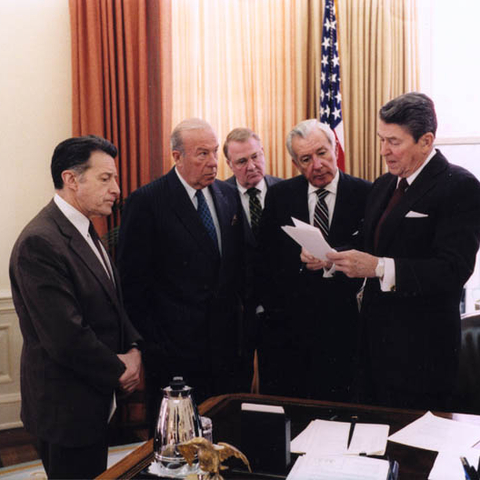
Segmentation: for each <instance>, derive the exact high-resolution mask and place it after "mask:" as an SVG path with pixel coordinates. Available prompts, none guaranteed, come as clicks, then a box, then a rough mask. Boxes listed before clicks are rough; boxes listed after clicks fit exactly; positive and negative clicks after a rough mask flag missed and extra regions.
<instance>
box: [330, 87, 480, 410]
mask: <svg viewBox="0 0 480 480" xmlns="http://www.w3.org/2000/svg"><path fill="white" fill-rule="evenodd" d="M436 127H437V120H436V114H435V108H434V105H433V102H432V101H431V100H430V98H428V97H427V96H426V95H423V94H420V93H407V94H405V95H401V96H400V97H397V98H395V99H394V100H392V101H390V102H388V103H387V104H386V105H384V106H383V107H382V108H381V109H380V121H379V127H378V136H379V138H380V142H381V155H382V157H383V158H384V159H385V161H386V163H387V167H388V170H389V173H387V174H385V175H383V176H382V177H380V178H379V179H377V181H376V182H375V183H374V185H373V188H372V192H371V194H370V196H369V199H368V203H367V208H366V211H365V222H364V230H363V232H364V235H363V236H364V240H365V245H364V247H365V251H366V252H368V253H364V252H359V251H357V250H350V251H344V252H338V253H330V254H328V257H329V258H330V260H332V261H333V262H335V266H336V270H337V271H338V270H340V271H342V272H345V274H346V275H348V276H349V277H352V278H362V277H367V282H366V285H365V291H364V296H363V304H362V311H361V314H362V325H363V334H362V345H363V349H362V352H363V353H364V357H365V367H366V369H365V371H366V372H368V376H367V377H366V380H367V382H366V392H367V394H368V395H367V396H366V398H365V399H364V401H368V402H372V403H375V404H382V405H387V406H395V407H405V408H419V409H444V408H446V407H448V400H449V398H450V396H451V394H452V391H453V388H454V385H455V380H456V374H457V367H458V354H459V349H460V313H459V303H460V296H461V293H462V288H463V285H464V284H465V282H466V281H467V280H468V278H469V276H470V275H471V274H472V272H473V268H474V265H475V254H476V252H477V249H478V245H479V239H480V184H479V182H478V181H477V180H476V179H475V177H474V176H473V175H472V174H470V173H469V172H468V171H466V170H464V169H463V168H461V167H458V166H455V165H452V164H450V163H448V161H447V160H446V158H445V157H444V156H443V155H442V154H441V153H440V151H439V150H435V149H434V148H433V142H434V139H435V132H436Z"/></svg>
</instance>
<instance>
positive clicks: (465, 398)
mask: <svg viewBox="0 0 480 480" xmlns="http://www.w3.org/2000/svg"><path fill="white" fill-rule="evenodd" d="M451 409H452V410H453V411H456V412H464V413H475V414H480V311H478V312H474V313H467V314H464V315H462V346H461V351H460V368H459V373H458V382H457V388H456V391H455V394H454V397H453V402H452V407H451Z"/></svg>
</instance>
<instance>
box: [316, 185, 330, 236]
mask: <svg viewBox="0 0 480 480" xmlns="http://www.w3.org/2000/svg"><path fill="white" fill-rule="evenodd" d="M316 193H317V204H316V205H315V212H314V214H313V225H314V226H315V227H317V228H319V229H320V231H321V232H322V233H323V236H324V237H325V240H328V231H329V228H328V207H327V203H326V202H325V197H326V196H327V195H328V191H327V190H325V189H323V188H320V189H318V190H317V192H316Z"/></svg>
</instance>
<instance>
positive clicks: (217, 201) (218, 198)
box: [208, 180, 232, 254]
mask: <svg viewBox="0 0 480 480" xmlns="http://www.w3.org/2000/svg"><path fill="white" fill-rule="evenodd" d="M208 189H209V191H210V193H211V195H212V198H213V203H214V205H215V212H216V214H217V218H218V224H219V226H220V235H221V238H222V250H224V249H225V248H228V246H229V244H230V242H229V241H228V239H227V238H226V232H227V231H228V228H227V227H228V226H229V225H230V222H231V220H232V219H231V218H230V217H229V215H228V209H227V208H225V207H224V205H225V204H226V203H227V199H226V198H225V196H224V195H223V193H222V191H221V190H220V188H219V187H218V183H217V181H216V180H215V181H214V182H213V183H212V184H211V185H210V186H209V187H208ZM210 243H212V242H210ZM213 253H215V254H217V251H216V250H214V252H213Z"/></svg>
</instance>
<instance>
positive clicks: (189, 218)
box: [167, 169, 223, 257]
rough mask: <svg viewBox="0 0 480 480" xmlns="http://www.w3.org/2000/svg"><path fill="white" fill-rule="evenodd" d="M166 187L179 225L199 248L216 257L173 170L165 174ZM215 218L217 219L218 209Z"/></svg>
mask: <svg viewBox="0 0 480 480" xmlns="http://www.w3.org/2000/svg"><path fill="white" fill-rule="evenodd" d="M167 185H168V188H169V190H170V195H169V198H171V200H172V201H171V207H172V210H173V212H174V213H175V214H176V216H177V217H178V220H179V221H180V223H181V224H182V225H183V226H184V227H185V229H186V230H187V231H188V232H189V233H190V235H191V236H192V237H193V238H194V239H195V241H196V242H197V243H198V244H199V245H200V246H201V248H203V249H204V250H205V251H206V252H208V253H209V254H210V255H212V256H214V257H218V251H217V249H216V248H215V245H214V244H213V241H212V239H211V238H210V236H209V235H208V232H207V230H206V228H205V226H204V225H203V223H202V220H201V219H200V216H199V215H198V212H197V210H196V209H195V207H194V205H193V203H192V201H191V200H190V197H189V196H188V193H187V191H186V190H185V187H184V186H183V185H182V183H181V182H180V180H179V179H178V177H177V173H176V172H175V171H174V169H172V170H170V172H169V173H168V174H167ZM214 202H215V200H214ZM217 218H219V214H218V208H217ZM219 222H220V218H219ZM220 230H221V226H220ZM222 244H223V242H222Z"/></svg>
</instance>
